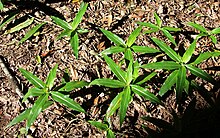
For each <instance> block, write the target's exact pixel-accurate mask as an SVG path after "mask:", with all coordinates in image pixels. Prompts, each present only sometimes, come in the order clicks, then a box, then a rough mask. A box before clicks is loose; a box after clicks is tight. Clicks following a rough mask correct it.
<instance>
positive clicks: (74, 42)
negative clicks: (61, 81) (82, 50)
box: [70, 32, 79, 59]
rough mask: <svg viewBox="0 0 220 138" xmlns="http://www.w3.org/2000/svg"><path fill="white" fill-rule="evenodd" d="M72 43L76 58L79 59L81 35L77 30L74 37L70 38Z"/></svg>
mask: <svg viewBox="0 0 220 138" xmlns="http://www.w3.org/2000/svg"><path fill="white" fill-rule="evenodd" d="M70 45H71V47H72V49H73V53H74V55H75V57H76V59H78V51H79V50H78V47H79V37H78V34H77V32H75V33H74V35H73V37H72V38H71V39H70Z"/></svg>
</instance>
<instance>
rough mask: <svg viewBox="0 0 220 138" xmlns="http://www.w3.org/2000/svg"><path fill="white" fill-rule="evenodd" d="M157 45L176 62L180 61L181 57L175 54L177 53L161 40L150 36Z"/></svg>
mask: <svg viewBox="0 0 220 138" xmlns="http://www.w3.org/2000/svg"><path fill="white" fill-rule="evenodd" d="M151 39H152V40H153V41H154V42H155V43H156V44H157V45H158V46H159V47H160V49H161V50H163V51H164V52H165V53H166V54H167V55H168V56H169V57H170V58H171V59H172V60H175V61H177V62H181V57H180V56H179V55H177V53H176V52H175V51H174V50H173V49H172V48H170V47H169V46H168V45H167V44H166V43H164V42H163V41H161V40H159V39H157V38H151Z"/></svg>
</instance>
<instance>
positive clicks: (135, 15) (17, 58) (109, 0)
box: [0, 0, 220, 138]
mask: <svg viewBox="0 0 220 138" xmlns="http://www.w3.org/2000/svg"><path fill="white" fill-rule="evenodd" d="M219 4H220V3H219V2H215V1H214V0H208V1H207V0H192V1H189V2H188V1H187V0H146V1H139V0H134V1H133V0H130V1H123V0H122V1H120V0H97V1H91V2H89V6H88V9H87V11H86V14H85V15H84V17H83V20H82V22H81V23H80V28H84V29H88V30H89V32H88V33H86V34H82V35H80V36H79V38H80V47H79V58H78V59H76V58H75V57H74V55H73V52H72V49H71V47H70V44H69V41H68V38H67V39H66V38H63V39H60V40H55V38H56V37H57V35H58V34H59V33H60V32H61V29H60V28H59V27H58V26H56V25H55V24H54V23H53V22H52V20H51V18H50V16H52V15H53V16H58V17H62V18H65V19H66V21H68V22H69V21H71V20H72V19H73V18H74V17H75V14H76V13H77V11H78V9H79V3H77V2H76V3H74V2H72V1H70V0H68V1H64V0H63V1H59V0H57V1H52V0H45V1H43V2H36V1H35V2H23V3H22V4H21V3H19V2H18V3H13V4H7V5H5V10H4V11H3V12H0V21H1V22H2V20H3V19H4V18H5V17H6V16H7V15H8V13H9V12H12V11H15V10H17V11H18V16H17V17H16V19H15V21H13V23H16V21H18V22H21V21H22V20H24V19H25V18H27V17H35V19H36V20H35V23H33V24H32V25H31V26H29V27H27V28H25V29H23V30H21V31H18V32H15V33H12V34H4V31H5V30H7V29H8V28H10V25H8V26H7V27H6V28H3V29H2V30H1V32H0V58H1V60H2V63H1V67H0V137H19V136H21V137H24V136H23V135H22V134H21V132H20V129H21V128H22V127H25V122H22V123H19V124H16V125H14V126H12V127H11V128H7V129H5V126H6V125H7V124H8V123H9V122H10V121H11V120H12V119H13V118H15V117H16V116H17V115H18V114H19V113H21V112H22V111H23V110H24V109H26V108H27V107H28V106H31V105H32V104H33V103H34V99H30V100H29V101H30V103H29V104H27V105H25V104H22V103H21V100H22V95H24V94H25V93H26V92H27V90H28V88H29V87H31V86H32V85H31V84H30V83H28V82H27V80H26V79H25V78H24V77H23V76H22V75H21V73H20V72H19V70H18V69H19V68H24V69H26V70H28V71H30V72H34V74H36V75H37V76H39V78H41V79H43V80H45V79H46V76H47V74H48V72H49V70H50V69H51V68H53V67H54V65H55V64H58V75H57V80H56V84H58V83H59V82H61V79H62V76H63V74H64V72H65V70H68V71H69V72H70V75H71V80H85V81H88V82H91V80H94V79H96V78H99V77H102V78H111V77H112V76H113V74H112V73H111V72H110V70H109V69H108V68H107V64H106V63H105V61H104V60H103V59H101V58H99V57H98V56H97V53H100V52H101V51H103V50H104V49H106V48H108V47H110V46H111V42H110V41H109V40H108V39H107V38H106V37H105V36H104V35H103V34H102V32H101V31H100V30H99V29H98V28H99V27H101V28H104V29H106V30H110V31H112V32H114V33H115V34H117V35H119V36H120V37H121V38H123V39H124V40H125V39H126V38H127V37H128V36H129V34H131V32H132V31H133V30H134V29H135V28H137V26H138V25H137V24H136V21H142V22H154V21H155V19H154V16H153V13H154V12H157V13H158V15H159V16H160V17H161V19H162V20H163V24H164V25H167V26H173V27H179V28H183V30H187V31H189V32H190V31H193V29H192V28H190V27H189V26H187V25H186V23H187V22H194V21H196V22H197V23H199V24H201V25H203V26H204V27H206V28H208V29H213V28H217V27H219V25H220V7H219ZM42 21H46V22H48V23H47V24H46V25H44V26H43V27H42V30H41V33H40V34H39V35H37V36H34V37H32V38H31V39H29V40H27V41H26V42H24V43H23V44H21V45H19V46H17V45H15V43H17V42H18V41H19V40H20V39H21V38H22V37H24V35H25V33H26V32H27V30H29V29H30V28H31V27H33V26H34V25H36V24H37V23H38V22H42ZM13 23H12V24H11V25H13ZM176 35H177V36H178V38H179V39H178V42H177V43H178V46H180V45H181V44H183V45H186V44H188V43H189V41H188V40H186V38H187V37H186V35H188V37H191V34H184V32H181V33H178V34H176ZM153 36H156V37H158V38H161V39H163V40H166V39H165V38H164V37H163V35H162V34H160V33H155V34H153ZM217 39H218V41H220V37H219V36H218V37H217ZM166 41H167V40H166ZM136 44H137V45H143V46H153V44H152V42H151V41H150V38H149V37H147V36H146V35H140V36H139V37H138V39H137V41H136ZM197 47H198V50H200V51H204V52H205V51H212V50H213V49H218V50H220V43H219V42H218V43H217V44H216V45H213V44H212V43H211V41H210V40H209V39H208V38H202V39H201V40H200V42H199V44H198V45H197ZM177 48H178V47H177ZM37 56H40V57H41V59H42V63H41V64H39V63H38V62H37V60H36V57H37ZM113 58H114V61H116V62H118V61H120V59H121V58H122V56H121V55H120V54H119V55H113ZM138 58H139V61H140V62H142V63H148V61H149V60H152V59H151V57H147V56H146V57H144V56H139V57H138ZM3 65H4V66H5V67H3ZM200 66H201V68H207V67H214V66H218V67H219V66H220V58H211V59H209V60H208V61H206V62H204V63H202V64H201V65H200ZM7 71H9V74H8V73H7ZM208 72H209V73H210V74H211V75H212V76H213V78H215V79H216V80H218V81H219V80H220V71H219V69H218V70H208ZM198 81H200V84H201V85H203V86H204V87H205V88H206V89H207V91H209V92H210V93H213V96H214V97H218V93H219V90H220V89H219V87H217V86H216V87H215V86H211V85H210V84H209V83H207V82H205V81H202V80H198ZM149 87H150V88H152V89H153V90H152V92H153V93H155V94H156V93H157V87H155V85H154V82H153V81H150V82H149ZM110 91H111V90H109V89H104V88H102V87H91V88H87V89H81V90H77V91H73V92H72V93H71V97H72V98H73V99H74V100H75V101H77V102H79V103H80V104H81V105H82V107H83V108H84V109H85V110H86V111H87V112H88V114H87V115H85V114H84V113H76V112H73V111H71V110H69V109H68V108H66V107H64V106H62V105H61V104H57V103H56V104H53V105H52V106H50V107H49V108H48V109H46V110H45V111H43V112H42V113H41V114H40V116H39V117H38V118H37V120H36V121H35V123H34V125H33V126H32V127H31V130H30V131H29V133H28V136H29V137H57V138H61V137H91V138H92V137H97V138H99V137H105V134H104V132H103V131H100V130H98V129H97V128H95V127H93V126H91V125H90V124H89V123H88V122H87V121H88V120H103V118H104V115H105V112H106V109H107V107H108V104H109V103H110V101H111V100H110V99H112V96H111V94H110ZM115 93H117V91H115V92H113V95H114V94H115ZM192 99H196V103H195V106H194V107H195V112H192V113H191V115H192V116H193V117H192V118H191V119H192V120H190V121H191V123H192V125H190V128H192V132H189V133H187V132H186V133H185V132H184V130H183V133H184V135H182V137H200V136H207V137H217V132H220V124H218V122H220V114H219V110H214V109H213V108H211V109H210V108H209V109H208V107H209V105H208V103H207V102H206V101H205V100H204V99H203V98H202V97H201V96H200V95H199V94H198V92H194V94H193V95H192V96H186V98H185V102H183V103H182V105H181V106H182V110H180V109H178V107H177V106H176V103H175V101H176V100H175V93H174V92H173V91H171V92H170V94H169V95H167V96H165V97H162V101H163V103H164V106H160V105H156V104H152V103H151V102H149V101H147V100H144V99H143V98H141V97H138V96H135V97H134V99H133V101H132V103H131V104H130V105H129V108H128V111H127V116H126V119H125V122H124V123H123V125H122V128H121V129H120V128H119V124H118V122H119V118H118V116H117V115H114V119H115V121H114V122H113V127H114V129H113V131H114V132H115V134H116V137H137V138H140V137H147V136H148V134H149V132H148V131H147V130H145V129H144V128H143V127H142V126H143V125H146V126H147V127H149V128H151V129H153V130H156V129H158V128H156V127H155V126H154V125H153V124H151V123H149V122H147V121H144V120H143V119H141V117H143V116H151V117H155V118H159V119H162V120H165V121H167V122H170V123H172V122H173V120H174V119H173V118H174V117H173V114H171V113H174V114H177V115H178V116H184V113H185V112H184V111H185V109H186V108H187V107H188V105H189V104H190V103H191V102H192V101H193V100H192ZM216 104H219V103H216ZM216 107H217V105H216ZM203 109H207V110H208V111H209V112H207V111H206V113H205V115H204V113H203V112H202V111H203ZM198 118H199V119H198ZM207 120H211V121H207ZM190 121H189V122H190ZM183 133H182V134H183ZM178 137H181V136H178Z"/></svg>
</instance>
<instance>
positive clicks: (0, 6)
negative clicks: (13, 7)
mask: <svg viewBox="0 0 220 138" xmlns="http://www.w3.org/2000/svg"><path fill="white" fill-rule="evenodd" d="M3 8H4V5H3V3H2V1H1V0H0V10H3Z"/></svg>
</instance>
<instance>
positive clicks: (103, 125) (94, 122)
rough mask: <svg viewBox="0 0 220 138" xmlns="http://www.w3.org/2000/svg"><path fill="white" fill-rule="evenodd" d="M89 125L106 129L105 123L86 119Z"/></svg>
mask: <svg viewBox="0 0 220 138" xmlns="http://www.w3.org/2000/svg"><path fill="white" fill-rule="evenodd" d="M88 122H89V123H90V124H91V125H93V126H95V127H96V128H98V129H101V130H104V131H106V130H107V129H108V125H107V124H103V123H101V122H98V121H88Z"/></svg>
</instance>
